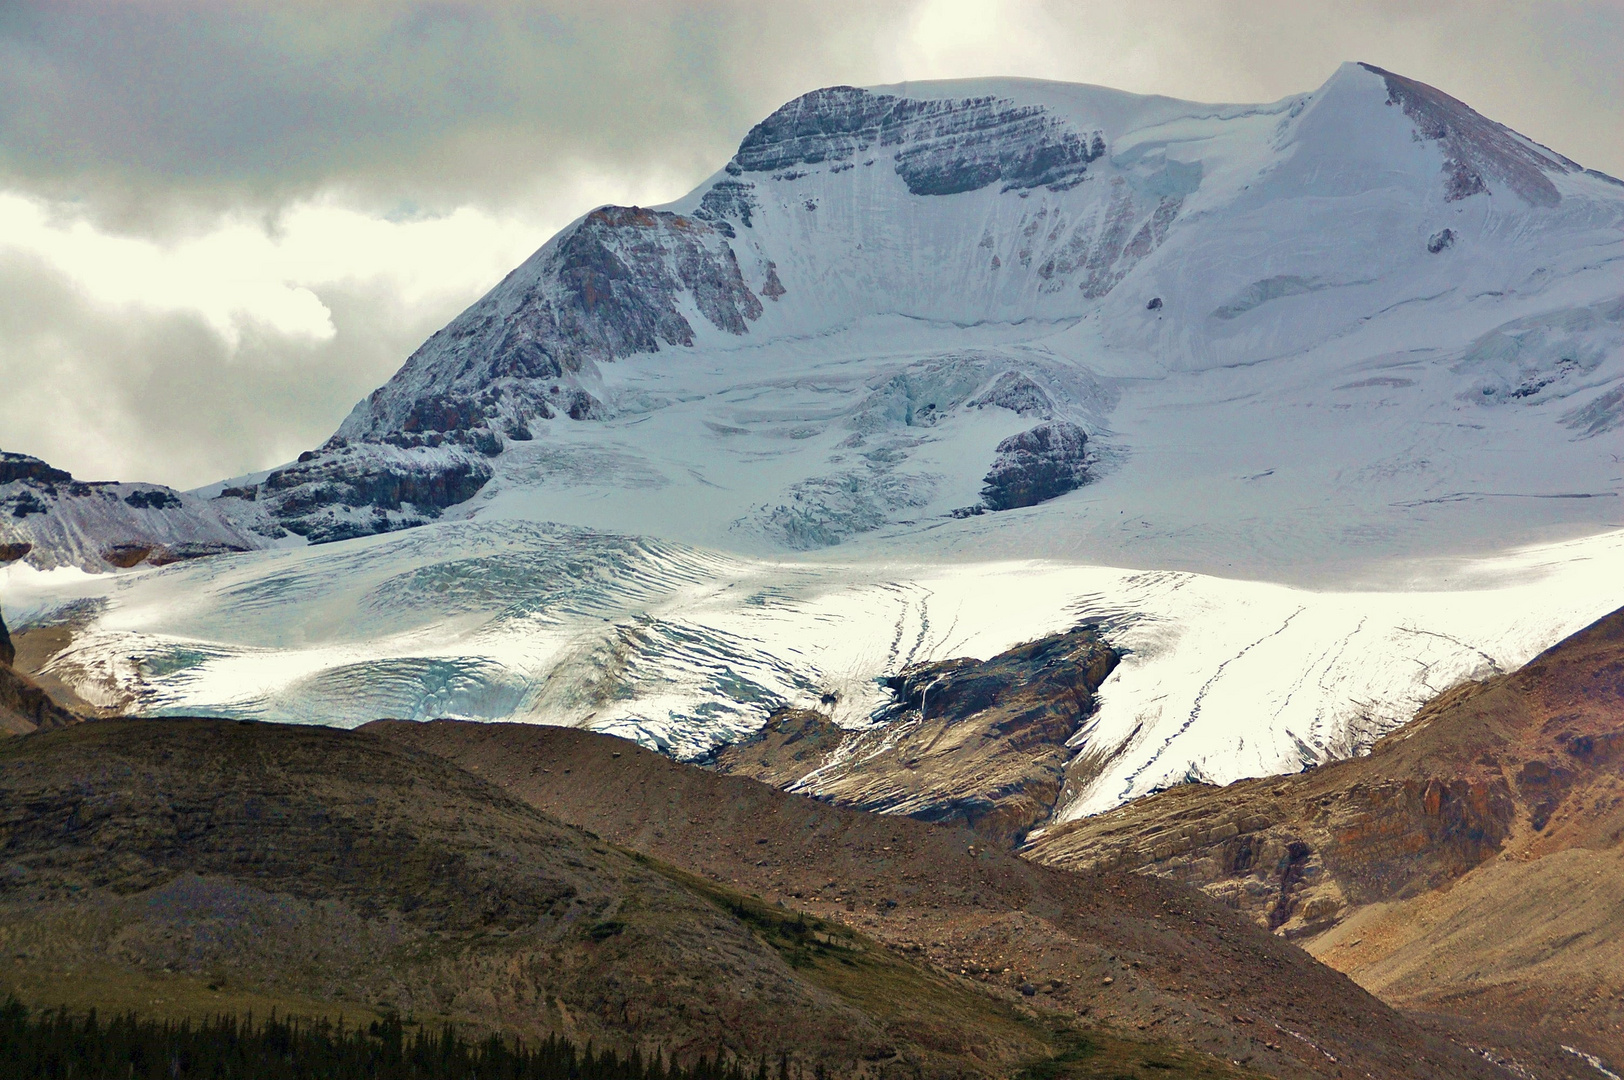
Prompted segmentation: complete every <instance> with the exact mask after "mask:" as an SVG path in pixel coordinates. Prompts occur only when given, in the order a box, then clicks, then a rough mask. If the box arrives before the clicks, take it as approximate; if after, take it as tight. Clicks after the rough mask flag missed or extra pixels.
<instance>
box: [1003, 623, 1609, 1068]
mask: <svg viewBox="0 0 1624 1080" xmlns="http://www.w3.org/2000/svg"><path fill="white" fill-rule="evenodd" d="M1621 763H1624V611H1620V612H1617V613H1615V614H1613V615H1610V616H1608V617H1607V618H1605V619H1602V620H1600V621H1599V622H1597V623H1595V624H1594V625H1592V626H1590V627H1588V628H1586V629H1585V630H1583V631H1581V632H1579V633H1578V634H1575V635H1574V636H1572V637H1570V638H1568V639H1567V640H1565V641H1563V642H1562V643H1560V644H1558V645H1556V646H1555V647H1553V648H1551V649H1549V650H1547V651H1546V652H1544V653H1542V654H1540V655H1539V656H1537V657H1535V658H1534V659H1533V660H1532V661H1530V662H1529V663H1528V664H1527V665H1525V666H1524V667H1523V668H1521V669H1520V670H1518V671H1516V672H1513V673H1511V674H1509V675H1500V676H1496V677H1494V678H1492V679H1489V680H1487V681H1486V682H1482V683H1469V684H1466V685H1463V686H1460V687H1457V688H1455V689H1453V690H1450V691H1447V692H1445V693H1443V694H1441V695H1439V696H1438V697H1437V698H1436V699H1434V700H1433V701H1432V702H1430V703H1429V704H1428V705H1427V706H1426V707H1425V708H1423V709H1422V710H1421V711H1420V712H1419V713H1418V714H1417V715H1416V717H1415V719H1414V720H1412V721H1411V722H1410V723H1408V724H1407V725H1405V726H1404V727H1402V728H1400V729H1399V730H1397V731H1395V732H1393V733H1392V734H1390V735H1387V736H1385V737H1384V738H1382V739H1381V740H1380V741H1378V742H1377V743H1376V745H1375V747H1374V748H1373V749H1372V751H1371V753H1370V754H1369V755H1368V756H1366V757H1359V758H1353V759H1350V760H1346V761H1341V762H1337V763H1335V764H1331V765H1324V766H1321V767H1319V768H1317V769H1313V770H1311V771H1308V772H1306V773H1303V774H1301V775H1298V776H1288V777H1273V778H1265V779H1259V780H1245V781H1241V782H1239V783H1235V784H1231V785H1230V786H1228V787H1225V788H1215V787H1211V786H1208V785H1203V784H1187V785H1184V786H1181V787H1178V788H1174V789H1172V790H1169V791H1165V792H1162V793H1160V794H1157V795H1154V796H1151V797H1149V798H1145V799H1141V800H1138V801H1136V802H1134V803H1130V804H1128V805H1126V806H1123V807H1120V808H1118V809H1116V810H1112V811H1109V812H1108V813H1105V814H1101V815H1099V816H1098V817H1094V818H1088V819H1085V820H1082V821H1078V822H1074V823H1071V824H1068V825H1066V826H1064V827H1061V828H1056V829H1053V830H1051V831H1049V832H1047V833H1045V834H1044V835H1043V836H1041V837H1039V838H1037V839H1036V840H1035V841H1034V842H1033V843H1032V844H1031V846H1030V848H1029V852H1028V853H1029V854H1030V856H1031V857H1033V858H1035V859H1038V860H1040V861H1043V862H1046V863H1050V864H1052V865H1057V866H1064V867H1072V868H1076V869H1079V870H1089V871H1099V870H1103V869H1106V868H1112V869H1125V870H1134V871H1137V872H1144V873H1154V874H1158V875H1161V876H1164V877H1168V878H1171V879H1174V880H1177V881H1182V882H1184V883H1186V884H1190V885H1194V886H1198V887H1200V888H1202V889H1203V890H1205V891H1206V892H1207V893H1208V894H1209V895H1212V896H1214V897H1216V898H1218V899H1219V900H1221V901H1223V902H1224V903H1225V904H1227V905H1228V906H1230V907H1231V908H1233V909H1235V910H1237V911H1239V912H1240V913H1242V914H1243V915H1245V916H1247V917H1248V918H1250V919H1252V920H1253V921H1254V922H1255V923H1256V924H1257V925H1258V926H1260V927H1263V928H1266V929H1271V930H1275V931H1277V932H1280V933H1282V934H1286V935H1288V936H1292V937H1295V938H1298V939H1299V940H1303V941H1305V942H1308V943H1309V947H1310V948H1311V949H1313V950H1315V951H1316V952H1323V953H1324V954H1325V955H1327V956H1329V957H1330V958H1331V959H1332V961H1333V962H1334V963H1336V964H1337V965H1338V966H1340V967H1343V968H1344V969H1346V970H1349V971H1351V972H1354V973H1355V974H1356V975H1359V977H1360V978H1361V981H1364V980H1365V979H1366V978H1367V977H1368V979H1369V980H1371V982H1368V983H1367V985H1371V986H1372V988H1373V989H1375V988H1377V987H1378V986H1387V985H1391V986H1392V987H1393V991H1392V992H1393V994H1394V995H1395V998H1394V1000H1402V1001H1404V1002H1407V1003H1413V1004H1415V1005H1416V1006H1417V1007H1425V1008H1428V1009H1431V1010H1437V1011H1442V1012H1446V1013H1449V1014H1452V1015H1455V1016H1458V1017H1460V1018H1462V1019H1463V1020H1465V1021H1470V1022H1473V1023H1476V1022H1479V1021H1485V1020H1493V1019H1496V1014H1497V1011H1498V1010H1500V1009H1504V1010H1505V1015H1509V1016H1516V1017H1517V1018H1518V1022H1519V1023H1520V1022H1526V1023H1528V1024H1530V1025H1538V1026H1542V1027H1544V1028H1545V1029H1546V1030H1547V1031H1548V1032H1550V1033H1552V1034H1553V1035H1555V1034H1559V1033H1560V1032H1564V1031H1573V1030H1574V1028H1573V1027H1572V1026H1570V1025H1573V1024H1574V1023H1575V1021H1576V1017H1575V1015H1574V1013H1573V1012H1572V1010H1570V1009H1569V1008H1568V1007H1567V1006H1566V1004H1556V1003H1559V1002H1563V1003H1565V1002H1567V1001H1570V1000H1571V1001H1578V1000H1584V1001H1591V1000H1600V1001H1613V1002H1618V1001H1621V1000H1624V977H1621V976H1620V975H1619V974H1618V969H1617V967H1616V965H1613V966H1612V968H1611V971H1612V973H1611V974H1610V975H1608V976H1606V977H1601V976H1599V975H1598V972H1597V970H1596V968H1595V964H1596V962H1597V961H1596V957H1595V955H1594V953H1593V952H1592V951H1591V950H1588V949H1586V948H1582V947H1580V946H1579V945H1576V944H1574V943H1575V942H1579V941H1581V940H1592V939H1593V940H1598V941H1599V940H1602V938H1600V937H1595V938H1591V937H1587V934H1589V933H1591V932H1590V931H1587V930H1586V927H1587V926H1592V925H1593V927H1594V933H1595V934H1600V933H1602V927H1604V926H1606V927H1614V928H1618V927H1621V926H1624V923H1621V922H1620V921H1619V920H1620V918H1624V916H1620V915H1619V914H1618V912H1617V910H1616V905H1611V904H1608V905H1600V906H1597V905H1591V906H1590V909H1589V910H1586V909H1584V908H1581V907H1574V908H1572V909H1567V908H1564V907H1562V906H1560V905H1558V907H1556V908H1552V907H1550V906H1549V904H1547V903H1546V901H1545V899H1543V898H1544V897H1545V895H1546V893H1547V891H1548V890H1547V889H1546V888H1545V887H1544V886H1543V885H1542V884H1541V881H1542V879H1544V878H1545V877H1546V876H1547V875H1549V876H1550V879H1551V880H1567V879H1569V878H1572V877H1573V876H1574V872H1575V870H1576V869H1578V866H1577V865H1576V864H1575V863H1574V856H1572V855H1571V854H1569V853H1572V852H1576V851H1584V852H1604V851H1605V852H1611V853H1612V854H1611V855H1610V856H1609V857H1608V858H1606V859H1596V858H1590V857H1588V856H1587V863H1586V864H1585V865H1584V867H1583V870H1582V873H1580V874H1579V875H1578V876H1579V877H1580V878H1581V879H1582V880H1583V881H1584V882H1585V885H1586V888H1593V887H1595V886H1597V885H1598V884H1600V883H1603V882H1607V883H1613V884H1611V885H1609V886H1608V887H1610V888H1619V887H1624V861H1620V858H1619V856H1620V855H1624V780H1621V778H1620V777H1621V773H1620V765H1621ZM1542 860H1548V861H1547V862H1546V865H1547V866H1548V870H1547V871H1543V872H1542V871H1540V870H1539V869H1537V868H1536V867H1534V866H1530V865H1528V864H1537V863H1539V862H1540V861H1542ZM1524 867H1526V869H1523V868H1524ZM1614 895H1616V893H1615V894H1614ZM1446 898H1448V899H1446ZM1440 909H1447V910H1452V911H1456V912H1458V915H1457V916H1456V917H1457V919H1458V920H1460V927H1468V926H1470V925H1472V924H1473V923H1474V922H1476V923H1481V922H1482V921H1483V920H1484V919H1488V918H1491V917H1492V918H1493V919H1494V920H1496V921H1497V922H1498V923H1499V924H1501V926H1502V929H1501V930H1500V931H1497V932H1494V933H1483V932H1480V931H1478V930H1473V931H1467V930H1466V929H1461V928H1458V929H1449V930H1447V931H1446V930H1445V929H1442V928H1441V927H1443V925H1444V920H1443V917H1442V916H1441V915H1435V914H1434V913H1435V912H1437V911H1439V910H1440ZM1421 926H1432V927H1433V928H1434V931H1435V932H1427V933H1422V932H1421V931H1420V930H1417V929H1415V928H1416V927H1421ZM1344 927H1345V928H1344ZM1366 931H1368V934H1367V933H1366ZM1366 936H1368V937H1369V938H1370V941H1369V942H1367V943H1366V944H1365V945H1363V946H1360V943H1359V941H1358V940H1355V939H1362V938H1364V937H1366ZM1613 940H1615V941H1616V938H1615V939H1613ZM1539 942H1545V943H1546V944H1536V943H1539ZM1525 945H1526V947H1525ZM1570 946H1571V948H1570ZM1398 954H1401V955H1398ZM1444 969H1447V970H1449V971H1450V972H1451V975H1450V978H1453V979H1456V980H1458V981H1457V982H1455V983H1453V984H1449V983H1440V982H1438V981H1437V978H1436V972H1438V971H1440V970H1444ZM1404 971H1407V972H1408V973H1409V974H1408V976H1406V977H1404V978H1400V977H1399V976H1400V974H1401V972H1404ZM1361 972H1367V973H1368V976H1366V975H1361V974H1360V973H1361ZM1598 980H1599V981H1598ZM1489 997H1492V999H1493V1000H1494V1001H1495V1002H1496V1003H1497V1004H1496V1006H1495V1009H1493V1010H1490V1009H1485V1008H1484V1007H1483V1005H1484V1002H1485V1001H1486V1000H1488V998H1489ZM1620 1021H1624V1005H1620V1006H1615V1007H1611V1008H1604V1009H1600V1010H1590V1009H1587V1010H1586V1014H1585V1016H1584V1018H1583V1019H1582V1020H1580V1021H1579V1023H1580V1024H1581V1025H1582V1026H1583V1027H1584V1029H1585V1030H1586V1031H1587V1032H1589V1033H1591V1034H1592V1035H1594V1036H1595V1037H1596V1038H1597V1039H1600V1040H1603V1043H1602V1044H1601V1045H1605V1046H1607V1047H1608V1048H1609V1050H1608V1052H1609V1053H1611V1054H1615V1055H1618V1056H1621V1057H1624V1041H1621V1040H1619V1039H1618V1036H1617V1032H1618V1031H1619V1027H1618V1024H1619V1022H1620Z"/></svg>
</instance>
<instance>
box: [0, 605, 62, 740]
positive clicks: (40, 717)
mask: <svg viewBox="0 0 1624 1080" xmlns="http://www.w3.org/2000/svg"><path fill="white" fill-rule="evenodd" d="M16 659H17V650H16V648H15V647H14V646H13V645H12V642H11V633H10V632H9V631H8V630H7V629H6V620H5V617H4V616H3V615H0V735H25V734H27V733H28V732H30V731H38V730H40V729H42V728H58V727H66V726H67V725H69V724H74V723H77V722H78V721H79V717H77V716H76V715H74V714H73V713H71V712H69V711H68V710H67V709H64V708H62V707H61V706H60V705H58V704H57V703H56V702H54V701H52V700H51V695H49V694H47V693H46V692H45V691H44V689H42V688H41V687H40V686H39V685H38V684H37V683H35V682H34V680H32V679H30V678H29V677H28V676H26V675H24V674H23V673H22V672H20V671H18V670H17V669H16V668H14V667H12V666H11V665H12V664H13V663H14V662H15V661H16Z"/></svg>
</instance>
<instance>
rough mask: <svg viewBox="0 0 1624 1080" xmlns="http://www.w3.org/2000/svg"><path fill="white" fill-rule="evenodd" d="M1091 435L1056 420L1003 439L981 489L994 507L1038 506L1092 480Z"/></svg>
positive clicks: (992, 508) (1002, 508)
mask: <svg viewBox="0 0 1624 1080" xmlns="http://www.w3.org/2000/svg"><path fill="white" fill-rule="evenodd" d="M1087 446H1088V436H1087V435H1086V434H1084V432H1083V429H1082V428H1080V427H1078V426H1077V425H1076V424H1072V423H1068V422H1066V421H1064V420H1056V421H1052V422H1050V423H1047V424H1039V425H1038V426H1037V427H1035V428H1033V429H1031V430H1030V431H1023V432H1021V433H1020V434H1019V435H1011V436H1010V437H1009V438H1007V439H1005V440H1004V441H1003V442H1001V443H999V444H998V456H997V458H995V459H994V460H993V463H992V468H991V469H990V470H988V472H987V475H986V477H985V479H984V480H983V483H985V485H986V486H985V487H983V488H982V489H981V501H982V502H983V503H984V504H985V505H986V506H987V508H988V509H989V510H1013V509H1015V508H1016V507H1020V506H1035V505H1037V504H1038V503H1040V502H1046V501H1047V500H1049V499H1052V498H1054V497H1055V496H1057V495H1064V494H1065V493H1066V492H1068V491H1071V490H1072V489H1074V488H1078V487H1081V486H1082V485H1083V484H1086V483H1087V482H1088V453H1087Z"/></svg>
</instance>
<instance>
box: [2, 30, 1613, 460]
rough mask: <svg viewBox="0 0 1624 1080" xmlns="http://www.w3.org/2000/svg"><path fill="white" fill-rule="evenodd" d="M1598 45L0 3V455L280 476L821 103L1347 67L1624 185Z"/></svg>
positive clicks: (1254, 80) (1286, 85)
mask: <svg viewBox="0 0 1624 1080" xmlns="http://www.w3.org/2000/svg"><path fill="white" fill-rule="evenodd" d="M1621 54H1624V8H1620V7H1619V5H1617V4H1612V3H1595V2H1590V3H1587V2H1582V0H1545V2H1542V3H1540V4H1527V3H1522V2H1513V0H1428V2H1425V3H1421V2H1409V0H1340V2H1332V0H1290V2H1287V0H1133V2H1128V0H1110V2H1106V0H913V2H906V3H903V2H897V3H878V4H877V3H873V2H872V0H802V2H782V3H761V2H760V0H688V2H684V0H596V2H589V0H542V2H533V3H522V2H517V0H515V2H498V0H492V2H488V3H476V2H444V0H421V2H419V0H348V2H340V3H316V2H314V0H310V2H282V3H270V2H268V0H267V2H258V0H76V2H74V3H61V2H57V0H11V2H10V3H7V4H4V5H0V386H4V387H5V392H4V393H3V394H0V446H3V447H5V448H7V449H22V450H28V451H30V452H33V453H39V454H41V455H42V456H46V457H48V458H50V459H52V460H53V461H57V462H59V463H61V464H62V465H64V466H65V467H68V468H71V469H74V470H76V471H78V472H81V473H84V474H86V475H92V476H111V475H118V476H121V477H124V478H128V479H134V478H140V479H150V480H160V481H165V482H169V483H176V484H181V485H192V484H199V483H203V482H206V481H209V480H213V479H217V478H219V477H221V476H224V475H227V474H230V473H236V472H242V471H246V470H248V469H253V468H264V467H268V466H271V465H274V464H278V463H280V462H281V461H284V460H286V459H288V458H289V457H292V456H293V455H294V454H296V453H297V452H298V451H299V450H301V449H304V448H306V447H308V446H310V445H313V444H315V443H317V442H319V441H320V440H321V439H323V438H325V437H326V435H327V434H329V433H330V432H331V431H332V429H333V428H334V426H336V424H337V423H338V421H339V420H340V419H341V418H342V417H343V415H344V414H345V413H346V412H347V411H348V409H349V407H350V406H351V405H352V404H353V402H354V401H355V400H356V399H358V398H359V397H361V396H362V395H364V394H365V393H366V392H368V391H369V390H371V389H372V388H373V387H374V386H376V385H377V384H378V383H380V382H381V381H383V380H384V379H385V378H387V377H388V376H389V374H391V373H392V372H393V371H394V369H395V368H396V367H398V366H399V364H400V363H401V361H402V360H404V358H405V357H406V355H407V354H408V353H410V352H411V350H412V349H414V348H415V347H416V346H417V345H418V344H419V343H420V342H421V341H422V340H423V338H424V337H426V336H427V335H428V334H429V333H431V332H432V331H433V330H435V329H437V328H438V327H439V326H440V325H442V324H443V323H444V322H445V321H447V320H448V319H449V318H450V317H451V316H453V315H454V314H455V313H456V312H457V311H458V310H460V309H461V308H462V307H463V306H465V305H466V304H468V303H470V302H472V301H473V300H474V299H476V298H477V297H478V296H479V295H480V294H481V293H482V292H483V291H484V290H485V289H487V288H489V287H490V286H491V285H492V284H494V283H495V282H496V281H497V280H499V279H500V278H501V276H502V275H503V274H504V273H505V272H506V271H507V270H508V269H510V268H511V267H512V266H513V265H515V264H516V263H517V262H519V261H520V260H521V259H522V258H524V257H525V256H526V255H527V254H528V253H529V252H530V251H531V250H533V249H534V248H535V247H536V246H538V245H539V244H540V243H541V242H542V241H544V240H545V239H546V238H547V236H548V235H550V234H551V233H552V232H553V231H555V230H556V229H558V228H560V227H561V226H563V225H564V224H565V223H567V222H568V221H569V220H570V219H571V218H573V217H575V216H576V215H578V214H580V213H582V212H584V211H586V210H587V209H590V208H591V207H592V206H594V205H597V204H601V203H604V202H621V203H631V202H636V203H642V204H644V205H648V204H651V203H659V202H663V201H667V200H669V199H672V198H675V197H677V196H679V195H681V194H682V193H683V192H684V191H686V190H688V189H689V188H690V187H691V186H692V185H694V184H695V183H697V182H698V181H700V180H701V179H702V178H703V177H704V176H706V175H707V174H709V173H710V172H712V171H713V170H714V169H715V168H716V167H717V166H718V165H720V164H721V163H722V162H723V161H724V160H726V158H727V157H728V155H729V154H730V153H731V152H732V149H733V147H734V146H735V145H736V144H737V141H738V139H739V138H740V137H741V136H742V135H743V134H744V132H745V131H747V130H748V129H749V127H750V125H751V124H753V123H754V122H755V121H757V120H759V119H760V118H761V117H763V116H765V115H766V114H767V113H768V112H770V111H771V110H772V109H773V108H775V107H776V106H777V105H779V104H781V103H782V102H783V101H785V100H787V99H789V98H790V97H793V96H795V95H796V94H798V93H800V92H803V91H805V90H808V89H811V88H813V87H817V86H824V85H830V84H833V83H854V84H858V85H863V84H876V83H890V82H898V81H903V80H908V79H924V78H946V77H964V76H971V75H989V74H1014V75H1029V76H1034V77H1041V78H1053V79H1064V80H1072V81H1079V82H1093V83H1101V84H1106V85H1112V86H1117V87H1119V88H1122V89H1126V90H1132V91H1138V92H1142V93H1162V94H1168V95H1172V96H1176V97H1188V98H1194V99H1198V100H1207V101H1259V100H1274V99H1278V98H1280V97H1283V96H1285V95H1287V94H1290V93H1295V92H1299V91H1302V90H1306V89H1311V88H1313V87H1314V86H1316V85H1318V84H1319V83H1320V82H1322V81H1323V80H1324V79H1325V78H1326V77H1327V76H1329V75H1330V74H1331V72H1332V71H1333V70H1335V68H1336V66H1337V64H1338V63H1340V62H1341V61H1343V60H1348V59H1360V60H1368V61H1371V62H1373V63H1377V64H1380V65H1381V66H1383V67H1387V68H1390V69H1393V70H1396V71H1400V72H1403V73H1404V74H1407V75H1411V76H1414V77H1416V78H1420V79H1423V80H1425V81H1427V82H1431V83H1433V84H1434V85H1437V86H1440V87H1441V88H1443V89H1445V90H1447V91H1448V92H1450V93H1452V94H1455V95H1456V96H1458V97H1460V98H1462V99H1463V100H1465V101H1467V102H1469V103H1470V104H1472V105H1474V106H1476V107H1477V108H1479V109H1480V110H1481V111H1483V112H1485V113H1486V114H1488V115H1489V116H1492V117H1494V118H1495V119H1498V120H1501V121H1503V122H1505V123H1508V124H1510V125H1511V126H1513V127H1515V128H1517V129H1518V130H1520V131H1523V132H1524V133H1525V134H1528V135H1530V136H1532V137H1534V138H1536V139H1538V140H1540V141H1541V142H1544V143H1546V144H1548V145H1550V146H1552V147H1553V148H1555V149H1557V150H1560V151H1561V152H1563V153H1565V154H1568V155H1569V156H1571V157H1573V158H1575V159H1577V160H1579V161H1581V162H1583V163H1584V164H1586V165H1589V166H1592V167H1597V168H1601V169H1604V170H1606V171H1609V172H1613V173H1624V115H1621V110H1620V109H1619V106H1618V102H1619V101H1621V100H1624V69H1621V66H1620V65H1619V64H1618V63H1617V57H1618V56H1619V55H1621Z"/></svg>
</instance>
